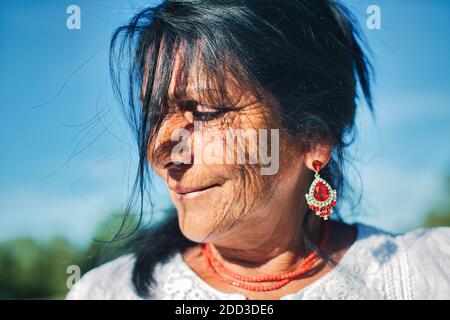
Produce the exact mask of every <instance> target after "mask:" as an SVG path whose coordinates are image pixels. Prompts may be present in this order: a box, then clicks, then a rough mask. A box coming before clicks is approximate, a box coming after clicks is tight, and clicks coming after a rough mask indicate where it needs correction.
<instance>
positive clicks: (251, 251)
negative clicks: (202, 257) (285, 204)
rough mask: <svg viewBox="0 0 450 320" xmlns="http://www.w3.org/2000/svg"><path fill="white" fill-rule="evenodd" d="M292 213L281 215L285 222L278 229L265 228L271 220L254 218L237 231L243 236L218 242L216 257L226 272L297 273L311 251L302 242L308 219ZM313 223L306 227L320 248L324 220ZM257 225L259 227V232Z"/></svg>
mask: <svg viewBox="0 0 450 320" xmlns="http://www.w3.org/2000/svg"><path fill="white" fill-rule="evenodd" d="M302 211H303V212H306V208H305V207H303V208H302ZM290 212H291V214H290V216H287V215H284V214H283V215H279V216H282V217H283V219H282V220H280V221H278V222H277V224H276V227H275V228H273V225H270V226H267V228H264V226H266V224H265V223H264V222H266V221H267V218H266V219H261V221H255V219H254V218H253V219H252V220H251V224H249V225H248V226H246V224H245V223H243V224H242V225H241V226H240V228H236V229H235V232H236V234H237V235H239V236H236V235H235V236H227V237H226V239H227V241H220V240H219V239H218V241H214V243H212V244H211V252H212V254H213V255H214V257H216V259H218V260H219V261H220V262H221V263H222V264H223V265H224V267H225V268H227V269H228V270H230V271H233V272H236V273H238V274H241V275H249V276H258V275H267V274H279V273H284V272H289V271H293V270H294V269H295V268H296V266H297V265H298V263H299V261H301V260H303V259H304V258H306V256H307V255H308V254H309V253H310V250H309V249H308V247H307V246H306V244H305V243H304V242H303V240H302V228H301V225H302V223H303V222H304V216H305V215H304V214H300V213H299V212H298V211H297V212H295V211H290ZM309 221H310V223H309V224H308V225H307V226H305V227H306V229H307V230H308V232H309V234H310V235H312V237H313V239H312V240H313V242H314V243H315V244H316V245H318V243H319V242H320V238H321V235H322V226H321V220H319V219H309ZM255 225H258V228H257V230H255V227H254V226H255ZM269 230H270V231H269ZM230 239H232V240H230Z"/></svg>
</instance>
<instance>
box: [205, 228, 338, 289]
mask: <svg viewBox="0 0 450 320" xmlns="http://www.w3.org/2000/svg"><path fill="white" fill-rule="evenodd" d="M328 237H329V224H326V225H325V227H324V233H323V237H322V240H321V241H320V244H319V250H322V249H323V248H324V247H325V245H326V242H327V241H328ZM201 247H202V255H203V256H204V257H205V260H206V265H207V268H208V269H210V270H211V271H212V273H213V274H214V276H216V278H218V279H219V280H220V281H222V282H225V283H227V284H230V285H232V286H235V287H239V288H242V289H246V290H250V291H272V290H276V289H279V288H281V287H284V286H285V285H287V284H288V283H289V282H290V281H291V280H292V279H295V278H297V277H299V276H301V275H303V274H305V273H306V272H308V271H310V270H311V269H312V267H313V266H314V264H315V262H316V261H317V260H318V258H319V256H318V255H317V253H316V252H315V251H313V252H311V253H310V254H309V255H308V257H306V259H305V260H303V261H302V262H301V263H300V264H299V266H298V267H297V268H296V269H295V270H294V271H291V272H284V273H282V274H275V275H264V276H259V277H248V276H242V275H240V274H237V273H235V272H232V271H230V270H228V269H227V268H225V267H224V266H223V264H222V263H221V262H220V261H219V260H217V259H216V258H215V257H214V256H213V255H212V253H211V249H210V244H209V243H203V244H202V246H201ZM213 265H214V266H213ZM215 267H216V268H217V269H219V270H220V271H221V272H223V273H225V274H226V275H228V276H229V277H231V278H232V279H230V278H227V277H224V276H222V275H221V274H219V272H218V271H217V269H216V268H215ZM236 280H237V281H236ZM238 281H243V282H270V281H276V282H277V283H275V284H272V285H259V286H254V285H249V284H246V283H242V282H238Z"/></svg>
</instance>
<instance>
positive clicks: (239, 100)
mask: <svg viewBox="0 0 450 320" xmlns="http://www.w3.org/2000/svg"><path fill="white" fill-rule="evenodd" d="M184 48H185V46H184V43H183V42H180V43H179V44H178V46H177V48H176V49H175V50H176V52H175V53H174V54H173V55H172V57H173V58H172V60H168V55H167V53H165V52H164V50H160V51H159V52H158V55H157V63H156V68H155V70H156V74H155V75H153V76H154V77H155V79H158V80H156V82H159V81H161V80H162V79H164V78H168V80H169V82H168V84H166V85H165V87H167V92H166V94H167V102H169V103H170V102H177V101H182V100H194V101H200V102H208V103H215V104H224V103H226V104H229V105H243V104H244V103H247V104H248V103H249V102H251V101H255V100H258V99H256V97H255V95H254V93H255V91H256V90H252V89H251V88H250V87H251V85H250V83H249V82H248V81H246V80H244V76H243V75H241V74H239V75H236V74H233V73H232V72H231V71H230V69H229V68H228V66H227V64H226V62H225V61H223V64H221V65H219V66H206V65H205V64H204V63H203V61H202V59H201V56H202V55H201V52H200V51H201V43H200V45H199V46H196V48H195V49H194V50H195V54H192V52H190V53H189V54H190V55H191V57H186V52H185V50H184ZM148 63H150V61H147V63H146V66H145V67H144V72H143V79H142V80H143V81H142V88H141V94H142V97H144V93H145V92H146V86H147V81H148V76H149V74H148V72H146V71H145V69H147V70H148ZM164 63H169V64H171V68H170V70H171V71H168V72H167V73H166V70H167V69H165V68H163V64H164ZM158 73H159V74H158ZM156 86H157V85H155V86H154V88H153V89H152V91H153V92H152V94H155V92H156V91H157V88H156ZM163 91H165V90H163Z"/></svg>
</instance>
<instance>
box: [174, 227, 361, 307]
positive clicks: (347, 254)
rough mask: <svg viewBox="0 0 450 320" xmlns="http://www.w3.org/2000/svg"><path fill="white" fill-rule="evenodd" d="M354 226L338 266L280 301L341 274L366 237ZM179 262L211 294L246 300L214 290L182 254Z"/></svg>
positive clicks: (240, 294)
mask: <svg viewBox="0 0 450 320" xmlns="http://www.w3.org/2000/svg"><path fill="white" fill-rule="evenodd" d="M354 226H356V238H355V241H354V242H353V243H352V245H351V246H350V248H348V249H347V251H346V252H345V253H344V255H343V256H342V258H341V259H340V260H339V262H338V263H337V265H336V266H335V267H334V268H333V269H331V270H330V271H328V272H327V273H326V274H325V275H323V276H322V277H321V278H319V279H317V280H315V281H314V282H312V283H310V284H308V285H307V286H305V287H303V288H301V289H300V290H299V291H297V292H293V293H289V294H287V295H284V296H282V297H281V298H280V300H290V299H294V298H296V297H298V296H302V295H303V294H304V293H305V292H306V291H309V290H311V289H312V288H313V287H316V286H319V285H320V284H322V283H324V282H326V281H328V280H329V279H331V278H332V277H334V276H335V275H337V274H339V273H340V272H341V271H342V269H343V268H344V267H345V266H346V265H347V264H348V263H349V261H350V260H351V257H352V255H353V252H355V251H357V248H358V247H359V245H360V240H361V239H363V238H364V237H365V236H364V233H365V232H364V231H365V230H364V225H362V224H360V223H355V224H354ZM175 258H176V259H177V260H179V261H178V262H179V266H180V267H181V268H182V269H184V271H185V272H187V273H188V274H189V275H190V276H191V277H192V279H195V281H197V283H198V284H199V285H200V286H201V287H203V288H204V289H205V290H207V291H209V292H213V293H214V294H215V295H217V296H219V297H221V298H222V299H225V300H246V299H247V297H246V296H245V295H244V294H242V293H227V292H223V291H220V290H219V289H216V288H214V287H213V286H211V285H210V284H209V283H207V282H206V281H205V280H203V279H202V278H201V277H200V276H199V275H198V274H197V273H196V272H195V271H194V270H192V268H191V267H190V266H189V265H188V264H187V263H186V262H185V261H184V259H183V256H182V254H181V253H180V252H178V253H177V255H176V257H175Z"/></svg>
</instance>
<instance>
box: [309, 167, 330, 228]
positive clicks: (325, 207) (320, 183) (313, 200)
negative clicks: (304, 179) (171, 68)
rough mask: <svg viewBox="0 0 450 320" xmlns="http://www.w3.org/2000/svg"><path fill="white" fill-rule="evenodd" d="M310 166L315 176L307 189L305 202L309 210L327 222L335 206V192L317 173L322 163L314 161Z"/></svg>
mask: <svg viewBox="0 0 450 320" xmlns="http://www.w3.org/2000/svg"><path fill="white" fill-rule="evenodd" d="M312 166H313V168H314V172H315V173H316V174H315V175H314V177H315V179H314V181H313V182H312V183H311V186H310V187H309V192H308V193H307V194H306V195H305V197H306V202H307V203H308V205H309V208H310V209H311V210H313V211H315V212H316V215H317V216H320V217H321V218H323V219H324V220H328V217H329V216H330V214H331V213H332V212H333V207H334V206H336V190H334V189H332V188H331V186H330V185H329V184H328V182H326V181H325V180H324V179H322V178H321V177H320V175H319V171H320V169H322V162H320V161H318V160H314V161H313V163H312Z"/></svg>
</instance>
